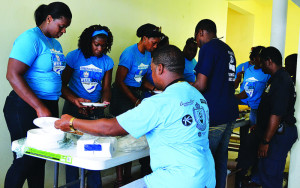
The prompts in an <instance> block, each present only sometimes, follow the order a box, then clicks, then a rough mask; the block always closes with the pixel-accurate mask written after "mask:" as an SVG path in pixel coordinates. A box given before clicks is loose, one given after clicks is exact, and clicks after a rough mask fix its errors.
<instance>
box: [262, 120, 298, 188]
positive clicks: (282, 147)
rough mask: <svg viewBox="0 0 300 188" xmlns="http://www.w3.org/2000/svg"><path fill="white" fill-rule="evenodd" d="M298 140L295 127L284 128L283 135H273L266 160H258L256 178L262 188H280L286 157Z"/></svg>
mask: <svg viewBox="0 0 300 188" xmlns="http://www.w3.org/2000/svg"><path fill="white" fill-rule="evenodd" d="M297 138H298V134H297V127H296V126H286V127H285V131H284V133H283V134H275V135H274V136H273V137H272V139H271V143H270V145H269V150H268V155H267V157H266V158H260V159H259V160H258V177H259V179H260V184H261V185H262V187H263V188H281V187H282V182H283V171H284V167H285V162H286V157H287V154H288V152H289V151H290V149H291V148H292V146H293V144H294V143H295V142H296V140H297Z"/></svg>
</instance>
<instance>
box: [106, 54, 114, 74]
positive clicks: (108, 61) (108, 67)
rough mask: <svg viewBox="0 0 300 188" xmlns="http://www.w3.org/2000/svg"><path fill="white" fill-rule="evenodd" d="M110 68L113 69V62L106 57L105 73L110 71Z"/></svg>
mask: <svg viewBox="0 0 300 188" xmlns="http://www.w3.org/2000/svg"><path fill="white" fill-rule="evenodd" d="M112 68H114V61H113V60H112V58H110V57H109V56H107V66H106V71H109V70H111V69H112Z"/></svg>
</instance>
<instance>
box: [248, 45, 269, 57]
mask: <svg viewBox="0 0 300 188" xmlns="http://www.w3.org/2000/svg"><path fill="white" fill-rule="evenodd" d="M264 48H265V47H263V46H255V47H253V48H252V49H251V52H250V55H249V58H250V60H252V61H253V60H254V58H255V57H256V56H258V55H259V54H260V53H261V51H262V50H263V49H264Z"/></svg>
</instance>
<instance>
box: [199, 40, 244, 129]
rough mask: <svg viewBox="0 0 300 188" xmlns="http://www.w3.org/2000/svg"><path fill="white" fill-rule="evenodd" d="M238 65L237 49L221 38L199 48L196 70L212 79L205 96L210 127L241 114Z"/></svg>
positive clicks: (209, 80)
mask: <svg viewBox="0 0 300 188" xmlns="http://www.w3.org/2000/svg"><path fill="white" fill-rule="evenodd" d="M235 65H236V61H235V57H234V53H233V51H232V50H231V48H230V47H229V46H228V45H227V44H225V43H224V42H223V41H221V40H219V39H212V40H211V41H209V42H208V43H206V44H204V45H203V46H202V47H201V49H200V51H199V60H198V64H197V65H196V67H195V71H196V73H197V74H198V73H201V74H203V75H205V76H207V78H208V81H207V88H206V90H205V91H204V93H203V96H204V98H205V99H206V100H207V103H208V107H209V117H210V126H216V125H220V124H224V123H227V122H230V121H234V120H235V119H236V118H237V117H238V113H239V112H238V104H237V99H236V98H235V96H234V91H235V89H234V81H235V78H234V77H235Z"/></svg>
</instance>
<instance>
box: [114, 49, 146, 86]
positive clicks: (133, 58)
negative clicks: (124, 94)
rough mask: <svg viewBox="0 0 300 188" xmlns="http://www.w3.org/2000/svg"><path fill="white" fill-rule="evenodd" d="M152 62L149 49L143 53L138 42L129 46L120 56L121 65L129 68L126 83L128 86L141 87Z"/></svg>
mask: <svg viewBox="0 0 300 188" xmlns="http://www.w3.org/2000/svg"><path fill="white" fill-rule="evenodd" d="M150 64H151V53H150V52H148V51H147V50H146V51H145V54H142V53H141V52H140V51H139V49H138V46H137V44H134V45H132V46H129V47H127V48H126V49H125V50H124V51H123V53H122V54H121V56H120V61H119V66H120V65H121V66H124V67H126V68H127V69H128V73H127V76H126V78H125V79H124V83H125V84H126V85H127V86H132V87H141V84H142V78H143V76H144V75H145V74H146V72H147V70H148V67H149V66H150Z"/></svg>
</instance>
